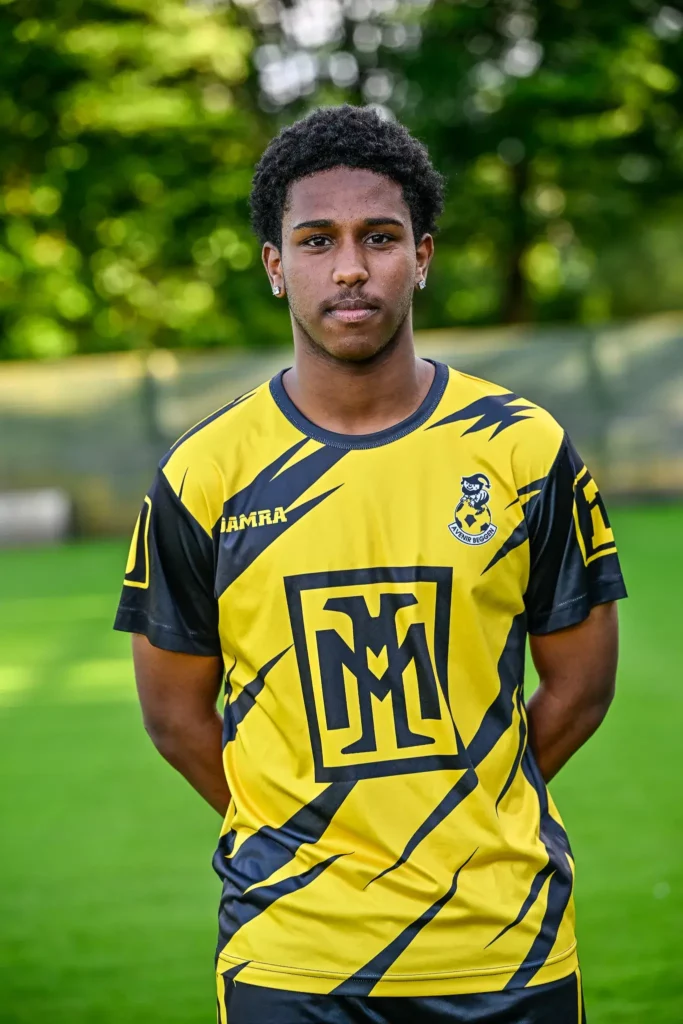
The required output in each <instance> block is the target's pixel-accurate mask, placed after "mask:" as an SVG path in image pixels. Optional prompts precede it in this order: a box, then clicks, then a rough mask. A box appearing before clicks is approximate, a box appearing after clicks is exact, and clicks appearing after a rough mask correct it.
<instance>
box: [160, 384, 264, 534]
mask: <svg viewBox="0 0 683 1024" xmlns="http://www.w3.org/2000/svg"><path fill="white" fill-rule="evenodd" d="M272 406H273V402H272V400H271V399H270V390H269V383H268V382H267V381H266V382H265V383H263V384H260V385H259V386H258V387H256V388H253V389H252V390H251V391H247V392H245V393H244V394H242V395H238V397H237V398H234V399H232V401H230V402H228V403H227V404H226V405H224V406H221V408H219V409H216V410H215V412H212V413H211V414H210V415H209V416H206V417H205V418H204V419H203V420H200V421H199V423H196V424H195V425H194V426H193V427H190V429H189V430H187V431H186V432H185V433H184V434H182V435H181V436H180V437H179V438H178V440H177V441H176V442H175V444H173V445H172V446H171V448H170V449H169V450H168V452H167V453H166V454H165V455H164V457H163V458H162V460H161V462H160V463H159V474H160V476H161V477H163V483H164V485H168V487H170V489H171V490H172V491H173V492H174V493H175V495H176V497H177V499H178V500H179V501H180V503H181V504H182V505H183V506H184V507H185V508H186V510H187V511H189V512H190V514H191V515H192V516H193V517H194V518H195V519H196V520H197V521H198V522H199V523H200V525H201V526H202V527H204V529H205V530H206V531H207V532H209V533H210V532H211V530H212V529H213V526H214V524H215V522H216V521H217V520H218V519H219V518H220V514H221V510H222V505H223V501H224V496H225V490H226V484H227V485H229V480H230V479H231V477H233V476H234V475H235V473H236V472H237V467H239V466H240V464H241V463H242V462H243V458H244V450H245V447H246V448H250V449H253V446H254V436H255V435H258V433H259V431H260V430H261V429H262V427H263V422H264V419H266V418H267V416H268V415H269V414H270V415H272V408H271V407H272Z"/></svg>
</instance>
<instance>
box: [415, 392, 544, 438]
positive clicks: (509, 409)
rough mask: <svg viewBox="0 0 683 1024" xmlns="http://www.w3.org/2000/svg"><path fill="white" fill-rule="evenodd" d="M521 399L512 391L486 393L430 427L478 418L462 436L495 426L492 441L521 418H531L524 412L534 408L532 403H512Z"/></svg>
mask: <svg viewBox="0 0 683 1024" xmlns="http://www.w3.org/2000/svg"><path fill="white" fill-rule="evenodd" d="M519 401H521V399H520V397H519V395H516V394H514V392H512V391H507V392H506V393H505V394H502V395H486V397H485V398H478V399H477V400H476V402H471V403H470V404H469V405H466V406H465V408H464V409H460V410H458V412H452V413H451V414H450V416H444V418H443V419H442V420H439V421H438V422H437V423H432V425H431V427H429V428H428V429H429V430H433V428H434V427H443V426H445V425H446V424H447V423H456V422H458V421H459V420H476V421H477V422H476V423H473V424H472V426H471V427H468V428H467V430H465V431H463V434H462V436H463V437H464V436H465V434H474V433H476V432H477V431H478V430H485V429H486V427H494V426H495V428H496V429H495V430H494V431H493V433H492V434H491V436H490V438H489V441H492V440H493V438H494V437H495V436H496V435H497V434H500V433H501V432H502V431H503V430H506V429H507V428H508V427H513V426H514V425H515V423H518V422H519V421H520V420H528V419H530V418H531V417H530V416H522V413H523V412H525V411H526V410H527V409H533V406H532V405H514V406H513V405H511V403H512V402H519Z"/></svg>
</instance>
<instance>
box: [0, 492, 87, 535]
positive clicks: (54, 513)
mask: <svg viewBox="0 0 683 1024" xmlns="http://www.w3.org/2000/svg"><path fill="white" fill-rule="evenodd" d="M71 521H72V508H71V500H70V498H69V496H68V495H67V494H66V493H65V492H64V491H60V490H59V489H58V488H56V487H54V488H53V487H51V488H45V489H43V490H37V491H5V492H4V493H3V492H0V547H3V546H9V545H14V544H50V543H54V542H55V541H59V540H64V538H65V537H66V536H67V534H68V532H69V528H70V526H71Z"/></svg>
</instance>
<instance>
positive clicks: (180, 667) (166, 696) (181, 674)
mask: <svg viewBox="0 0 683 1024" xmlns="http://www.w3.org/2000/svg"><path fill="white" fill-rule="evenodd" d="M133 662H134V665H135V681H136V684H137V688H138V694H139V697H140V705H141V707H142V715H143V719H144V721H145V725H146V727H147V729H148V731H149V732H151V733H153V734H157V735H158V734H163V733H164V732H167V731H169V732H170V731H174V730H175V729H177V728H178V727H182V726H183V724H187V723H188V722H191V721H196V720H197V719H199V718H206V717H210V716H212V715H214V714H215V711H216V700H217V698H218V694H219V691H220V687H221V681H222V675H223V661H222V659H221V658H219V657H217V656H206V655H197V654H184V653H182V652H178V651H168V650H163V649H161V648H159V647H155V646H153V645H152V644H151V643H150V642H149V640H148V639H147V637H146V636H141V635H140V634H134V636H133Z"/></svg>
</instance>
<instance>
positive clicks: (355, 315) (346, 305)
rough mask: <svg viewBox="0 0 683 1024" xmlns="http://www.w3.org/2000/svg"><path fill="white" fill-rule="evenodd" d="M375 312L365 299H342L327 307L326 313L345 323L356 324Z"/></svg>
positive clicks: (374, 307)
mask: <svg viewBox="0 0 683 1024" xmlns="http://www.w3.org/2000/svg"><path fill="white" fill-rule="evenodd" d="M376 312H377V306H373V305H371V304H370V303H369V302H368V301H367V300H366V299H342V300H341V301H340V302H335V304H334V305H333V306H330V307H329V308H328V309H327V315H328V316H331V317H334V319H335V320H340V321H341V322H342V323H345V324H357V323H360V322H361V321H363V320H367V319H368V318H369V317H371V316H372V315H373V314H374V313H376Z"/></svg>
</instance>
